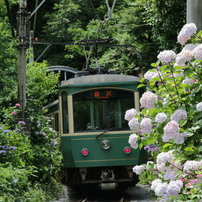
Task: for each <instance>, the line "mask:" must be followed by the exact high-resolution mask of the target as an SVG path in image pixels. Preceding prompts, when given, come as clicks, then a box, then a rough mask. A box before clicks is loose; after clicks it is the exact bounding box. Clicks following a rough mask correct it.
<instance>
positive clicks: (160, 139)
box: [125, 23, 202, 201]
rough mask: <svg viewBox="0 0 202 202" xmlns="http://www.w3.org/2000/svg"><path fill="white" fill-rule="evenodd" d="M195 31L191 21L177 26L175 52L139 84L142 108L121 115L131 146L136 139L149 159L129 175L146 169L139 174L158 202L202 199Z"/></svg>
mask: <svg viewBox="0 0 202 202" xmlns="http://www.w3.org/2000/svg"><path fill="white" fill-rule="evenodd" d="M196 29H197V28H196V26H195V24H193V23H191V24H186V25H185V26H183V28H182V30H181V31H180V33H179V35H178V42H179V43H180V44H181V45H182V46H183V49H182V51H181V52H179V53H178V54H176V53H175V52H174V51H172V50H165V51H162V52H160V53H159V54H158V59H159V60H158V62H157V63H152V67H154V68H153V69H151V70H149V71H148V72H146V73H145V74H144V77H143V78H141V82H142V84H140V85H139V87H145V86H146V89H147V91H146V92H145V93H144V94H143V95H142V97H141V99H140V103H141V107H142V108H144V109H142V110H141V112H138V113H137V112H136V111H135V109H131V110H128V111H127V112H126V116H125V118H126V119H127V120H128V121H129V126H130V128H131V130H133V131H134V132H135V133H134V134H132V135H131V136H130V138H129V143H130V144H131V147H133V148H134V149H137V147H138V145H137V141H138V139H141V143H140V145H139V146H140V148H142V147H143V146H144V149H145V150H147V151H148V152H149V153H150V156H151V160H152V161H148V163H147V165H138V166H135V167H134V168H133V171H134V172H135V173H136V174H138V175H140V174H141V173H142V171H143V170H144V169H145V170H146V171H145V172H143V173H142V174H141V175H143V176H144V177H145V175H148V176H149V178H148V179H149V180H150V182H151V181H152V186H151V189H152V190H153V191H154V192H155V194H156V195H157V196H158V197H159V200H160V201H200V200H201V199H202V192H201V190H202V181H201V178H202V172H201V171H202V160H201V157H202V156H201V151H202V147H201V134H202V119H201V118H202V102H201V101H202V79H201V78H202V69H201V65H202V44H201V42H202V31H200V32H199V33H198V35H196ZM139 126H140V130H139V131H137V128H138V127H139ZM143 176H142V177H143ZM144 177H143V178H144Z"/></svg>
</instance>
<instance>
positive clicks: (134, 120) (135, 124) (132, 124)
mask: <svg viewBox="0 0 202 202" xmlns="http://www.w3.org/2000/svg"><path fill="white" fill-rule="evenodd" d="M128 125H129V127H130V130H132V131H136V130H137V129H138V127H139V122H138V119H137V118H132V119H131V120H130V121H129V122H128Z"/></svg>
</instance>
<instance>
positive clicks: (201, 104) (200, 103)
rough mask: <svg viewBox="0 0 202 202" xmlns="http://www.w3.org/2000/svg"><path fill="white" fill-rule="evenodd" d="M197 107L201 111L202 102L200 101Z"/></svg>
mask: <svg viewBox="0 0 202 202" xmlns="http://www.w3.org/2000/svg"><path fill="white" fill-rule="evenodd" d="M196 109H197V110H198V111H199V112H201V111H202V102H199V103H198V104H197V105H196Z"/></svg>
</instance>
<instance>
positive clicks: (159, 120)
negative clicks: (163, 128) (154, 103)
mask: <svg viewBox="0 0 202 202" xmlns="http://www.w3.org/2000/svg"><path fill="white" fill-rule="evenodd" d="M166 120H167V116H166V114H165V113H158V114H157V115H156V118H155V121H156V122H157V123H163V122H164V121H166Z"/></svg>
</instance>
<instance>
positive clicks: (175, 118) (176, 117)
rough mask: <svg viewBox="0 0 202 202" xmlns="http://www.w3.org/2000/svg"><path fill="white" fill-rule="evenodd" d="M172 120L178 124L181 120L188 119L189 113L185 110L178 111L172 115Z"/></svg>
mask: <svg viewBox="0 0 202 202" xmlns="http://www.w3.org/2000/svg"><path fill="white" fill-rule="evenodd" d="M170 118H171V120H172V121H176V122H177V123H178V122H179V120H180V119H186V118H187V112H186V111H185V110H183V109H178V110H176V111H175V112H174V113H173V114H172V115H171V117H170Z"/></svg>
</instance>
